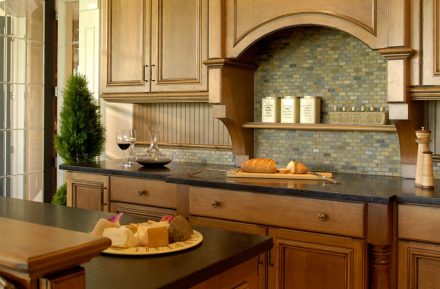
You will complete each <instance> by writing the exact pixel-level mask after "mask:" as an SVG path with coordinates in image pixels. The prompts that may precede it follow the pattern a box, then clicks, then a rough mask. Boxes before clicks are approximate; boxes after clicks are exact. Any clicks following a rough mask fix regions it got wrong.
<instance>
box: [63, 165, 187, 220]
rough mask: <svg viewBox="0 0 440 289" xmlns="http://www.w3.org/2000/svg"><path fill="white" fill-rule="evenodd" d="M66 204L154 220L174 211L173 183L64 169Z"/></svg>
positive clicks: (175, 187)
mask: <svg viewBox="0 0 440 289" xmlns="http://www.w3.org/2000/svg"><path fill="white" fill-rule="evenodd" d="M66 183H67V206H69V207H76V208H84V209H91V210H97V211H112V212H117V213H124V214H127V215H133V216H141V217H145V218H147V219H150V220H158V219H160V218H162V217H163V216H164V215H175V214H176V213H177V210H176V209H177V207H178V198H177V185H176V184H170V183H165V181H157V180H147V179H138V178H127V177H118V176H105V175H99V174H89V173H79V172H70V171H69V172H67V173H66Z"/></svg>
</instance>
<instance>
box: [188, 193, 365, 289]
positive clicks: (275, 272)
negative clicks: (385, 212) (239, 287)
mask: <svg viewBox="0 0 440 289" xmlns="http://www.w3.org/2000/svg"><path fill="white" fill-rule="evenodd" d="M188 191H189V213H190V216H191V217H190V220H192V222H193V224H197V225H200V226H210V227H218V228H222V229H230V230H237V231H241V232H249V233H254V234H255V233H256V234H258V233H259V234H261V233H262V232H263V231H264V230H263V228H267V227H268V226H269V227H268V228H269V230H268V235H269V236H271V237H273V238H274V248H273V249H272V251H271V254H270V257H269V258H268V261H266V262H267V265H266V268H267V269H266V273H265V276H267V284H266V286H267V287H260V288H269V289H282V288H285V289H309V288H313V289H321V288H322V289H324V288H325V289H327V288H328V289H332V288H335V289H339V288H348V289H363V288H366V285H367V281H366V280H367V271H366V268H367V259H366V241H364V239H363V237H364V234H365V230H364V219H365V204H360V203H359V204H358V203H347V202H334V201H324V200H316V199H313V200H312V199H306V198H298V197H288V196H283V197H282V199H280V196H273V195H266V194H257V193H252V192H241V191H231V190H220V189H211V188H201V187H189V190H188ZM286 228H291V229H286ZM310 231H312V232H316V233H312V232H310ZM324 233H325V234H324ZM340 235H345V236H340ZM260 286H261V284H260Z"/></svg>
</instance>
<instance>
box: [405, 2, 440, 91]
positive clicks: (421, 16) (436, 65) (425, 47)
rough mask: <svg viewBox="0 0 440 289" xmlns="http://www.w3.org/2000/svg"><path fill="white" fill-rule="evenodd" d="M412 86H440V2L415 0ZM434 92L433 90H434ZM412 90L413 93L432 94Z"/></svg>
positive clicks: (412, 3)
mask: <svg viewBox="0 0 440 289" xmlns="http://www.w3.org/2000/svg"><path fill="white" fill-rule="evenodd" d="M410 11H411V47H412V48H413V49H414V50H415V55H414V56H413V57H412V59H411V85H414V86H432V85H436V86H438V85H440V45H439V43H440V2H439V1H438V0H416V1H411V9H410ZM431 89H432V88H431ZM438 91H439V90H438V89H437V93H438ZM428 92H429V91H426V90H424V89H422V88H417V87H414V88H412V93H413V94H415V95H416V96H418V95H417V94H419V95H420V94H421V95H422V96H423V93H428Z"/></svg>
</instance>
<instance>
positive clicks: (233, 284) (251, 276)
mask: <svg viewBox="0 0 440 289" xmlns="http://www.w3.org/2000/svg"><path fill="white" fill-rule="evenodd" d="M213 288H215V289H258V288H259V287H258V258H253V259H250V260H248V261H246V262H243V263H242V264H239V265H237V266H235V267H233V268H231V269H229V270H227V271H225V272H223V273H221V274H219V275H217V276H214V277H212V278H211V279H208V280H206V281H204V282H202V283H199V284H197V285H196V286H193V287H191V289H213Z"/></svg>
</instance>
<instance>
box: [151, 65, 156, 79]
mask: <svg viewBox="0 0 440 289" xmlns="http://www.w3.org/2000/svg"><path fill="white" fill-rule="evenodd" d="M153 67H156V65H154V64H151V66H150V81H151V82H155V81H156V80H154V79H153Z"/></svg>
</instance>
